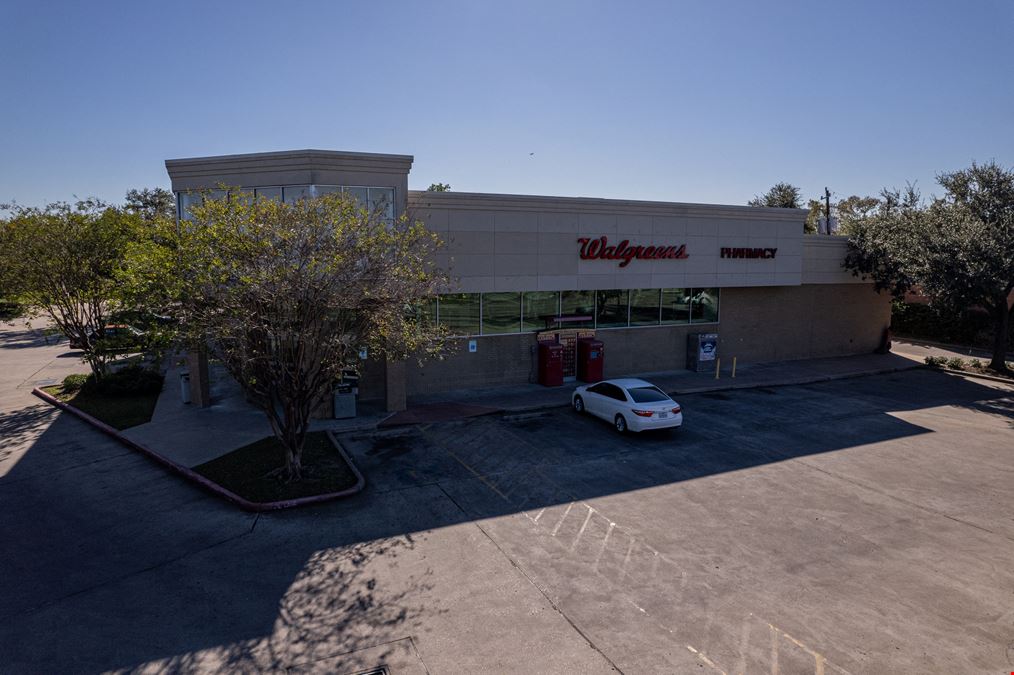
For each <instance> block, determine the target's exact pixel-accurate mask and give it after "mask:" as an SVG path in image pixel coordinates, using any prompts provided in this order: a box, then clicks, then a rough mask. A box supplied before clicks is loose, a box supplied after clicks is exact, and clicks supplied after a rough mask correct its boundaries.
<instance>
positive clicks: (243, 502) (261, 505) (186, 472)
mask: <svg viewBox="0 0 1014 675" xmlns="http://www.w3.org/2000/svg"><path fill="white" fill-rule="evenodd" d="M32 394H34V395H35V396H37V397H39V398H41V399H42V400H43V401H45V402H46V403H49V404H51V405H54V406H56V407H57V408H59V409H61V410H66V411H67V412H69V413H71V414H72V415H76V416H77V417H80V418H81V419H82V420H84V421H85V422H87V423H88V424H91V425H92V426H93V427H95V428H96V429H98V430H99V431H101V432H102V433H104V434H106V435H107V436H110V437H112V438H114V439H116V440H117V441H119V442H120V443H122V444H123V445H125V446H127V447H128V448H130V449H131V450H135V451H137V452H139V453H141V454H142V455H145V456H146V457H148V458H149V459H151V460H154V461H155V462H157V463H159V464H161V465H162V466H164V467H166V468H167V469H169V470H170V471H172V472H174V473H176V474H178V475H179V476H181V477H183V478H185V479H186V480H189V481H191V482H193V483H197V484H198V485H199V486H201V487H202V488H204V489H205V490H207V491H209V492H211V493H213V494H215V495H218V496H219V497H222V498H224V499H226V500H228V501H230V502H232V503H233V504H235V505H236V506H239V507H240V508H241V509H244V510H246V511H254V512H264V511H278V510H280V509H291V508H294V507H297V506H307V505H309V504H319V503H321V502H328V501H331V500H334V499H340V498H341V497H349V496H351V495H354V494H356V493H357V492H361V491H362V489H363V488H364V487H366V479H365V478H363V474H362V473H360V471H359V468H358V467H357V466H356V465H355V464H354V463H353V462H352V458H351V457H349V455H348V453H347V452H345V448H343V447H342V446H341V444H340V443H339V442H338V439H337V438H335V436H334V434H333V433H331V431H327V432H326V433H327V437H328V438H329V439H330V440H331V443H332V444H333V445H334V447H335V449H336V450H337V451H338V452H339V454H341V456H342V458H343V459H344V460H345V463H346V464H348V465H349V468H350V469H352V473H353V474H354V475H355V477H356V484H355V485H353V486H352V487H350V488H348V489H345V490H342V491H340V492H328V493H326V494H322V495H314V496H312V497H299V498H297V499H286V500H282V501H278V502H252V501H250V500H249V499H244V498H243V497H240V496H239V495H238V494H236V493H235V492H233V491H231V490H227V489H225V488H224V487H222V486H221V485H219V484H218V483H216V482H214V481H212V480H209V479H207V478H205V477H204V476H202V475H201V474H199V473H197V472H196V471H194V470H193V469H191V468H190V467H186V466H183V465H182V464H177V463H176V462H174V461H172V460H171V459H169V458H168V457H165V456H163V455H160V454H158V453H157V452H155V451H154V450H152V449H151V448H148V447H146V446H144V445H141V444H140V443H138V442H137V441H133V440H131V439H129V438H127V437H126V436H124V435H123V434H121V433H120V432H119V431H118V430H116V429H114V428H113V427H111V426H109V425H108V424H106V423H105V422H103V421H102V420H98V419H96V418H94V417H92V416H91V415H89V414H88V413H86V412H84V411H82V410H79V409H77V408H75V407H74V406H72V405H69V404H67V403H64V402H63V401H61V400H60V399H58V398H56V397H55V396H53V395H52V394H48V393H46V392H44V391H42V390H41V389H39V388H38V387H36V388H34V389H32Z"/></svg>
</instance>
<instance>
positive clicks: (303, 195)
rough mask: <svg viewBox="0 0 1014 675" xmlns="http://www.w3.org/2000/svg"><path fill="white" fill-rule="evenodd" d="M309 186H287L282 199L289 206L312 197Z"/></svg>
mask: <svg viewBox="0 0 1014 675" xmlns="http://www.w3.org/2000/svg"><path fill="white" fill-rule="evenodd" d="M310 196H311V195H310V186H309V185H286V186H285V188H284V189H283V190H282V199H283V201H285V203H287V204H292V203H294V202H298V201H299V200H300V199H307V198H308V197H310Z"/></svg>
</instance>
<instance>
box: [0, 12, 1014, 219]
mask: <svg viewBox="0 0 1014 675" xmlns="http://www.w3.org/2000/svg"><path fill="white" fill-rule="evenodd" d="M0 10H2V14H0V16H2V22H0V84H2V87H3V88H2V92H3V93H2V101H3V103H2V105H0V201H7V200H10V199H16V200H17V201H18V202H20V203H22V204H39V203H42V202H44V201H47V200H56V199H70V198H71V197H72V196H73V195H78V196H87V195H95V196H99V197H102V198H105V199H108V200H115V201H119V200H120V199H122V196H123V194H124V192H125V191H126V190H127V189H128V188H131V187H142V186H156V185H163V186H168V177H167V176H166V173H165V168H164V165H163V160H165V159H166V158H174V157H192V156H200V155H214V154H227V153H243V152H261V151H269V150H285V149H297V148H322V149H341V150H358V151H366V152H392V153H405V154H413V155H415V157H416V162H415V166H414V168H413V170H412V173H411V175H410V177H409V185H410V187H412V188H416V189H424V188H425V187H426V186H427V185H429V184H430V183H431V182H435V181H443V182H448V183H450V184H451V185H452V186H453V189H454V190H457V191H477V192H510V193H529V194H550V195H568V196H599V197H621V198H631V199H662V200H673V201H699V202H717V203H734V204H737V203H743V202H745V201H746V200H748V199H749V198H750V197H752V196H753V195H754V194H756V193H760V192H763V191H764V190H766V189H767V188H768V187H769V186H770V185H771V184H773V183H774V182H776V181H780V180H786V181H789V182H792V183H794V184H796V185H798V186H800V187H802V188H803V191H804V195H805V196H806V197H811V196H817V194H818V193H820V192H821V191H822V190H823V187H824V185H829V186H830V187H831V188H832V190H833V191H834V192H835V194H837V195H840V196H847V195H848V194H852V193H860V194H863V193H875V192H876V191H878V190H879V188H880V187H882V186H885V185H888V186H903V185H904V182H905V181H906V180H915V181H918V185H919V187H920V188H922V190H923V193H924V194H926V195H928V194H929V193H931V192H932V191H933V190H934V189H936V185H935V183H934V182H933V177H934V175H935V174H936V173H937V172H939V171H942V170H952V169H957V168H961V167H964V166H967V165H968V164H969V163H970V162H971V161H972V160H973V159H974V160H979V161H984V160H989V159H996V160H997V161H999V162H1001V163H1003V164H1005V165H1008V166H1009V165H1012V164H1014V37H1012V36H1014V3H1012V2H1011V1H1010V0H970V1H968V2H957V1H952V2H933V1H926V0H922V1H911V2H906V1H902V0H890V1H889V2H884V1H882V0H881V1H877V2H855V1H849V2H819V3H814V2H805V1H800V2H773V1H772V2H757V1H756V0H734V1H733V0H726V1H722V2H702V1H700V0H697V1H695V2H593V1H574V2H552V1H550V0H540V1H532V2H514V1H512V2H480V1H478V0H461V1H458V2H432V3H423V2H383V1H377V0H370V1H365V0H364V1H361V2H299V1H295V0H288V1H287V2H277V1H276V2H255V1H245V2H235V3H231V4H230V3H227V2H213V3H212V2H163V3H156V2H146V1H137V0H135V1H134V2H63V3H61V2H41V1H39V0H0ZM529 153H535V154H534V155H530V154H529Z"/></svg>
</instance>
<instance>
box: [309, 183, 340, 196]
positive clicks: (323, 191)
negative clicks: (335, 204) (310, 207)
mask: <svg viewBox="0 0 1014 675" xmlns="http://www.w3.org/2000/svg"><path fill="white" fill-rule="evenodd" d="M312 187H313V196H314V197H323V196H324V195H330V194H334V193H335V192H341V190H342V189H341V188H340V187H339V186H337V185H314V186H312Z"/></svg>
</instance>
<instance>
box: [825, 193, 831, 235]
mask: <svg viewBox="0 0 1014 675" xmlns="http://www.w3.org/2000/svg"><path fill="white" fill-rule="evenodd" d="M824 226H825V228H826V230H825V234H831V191H830V190H828V189H827V188H826V187H825V188H824Z"/></svg>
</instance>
